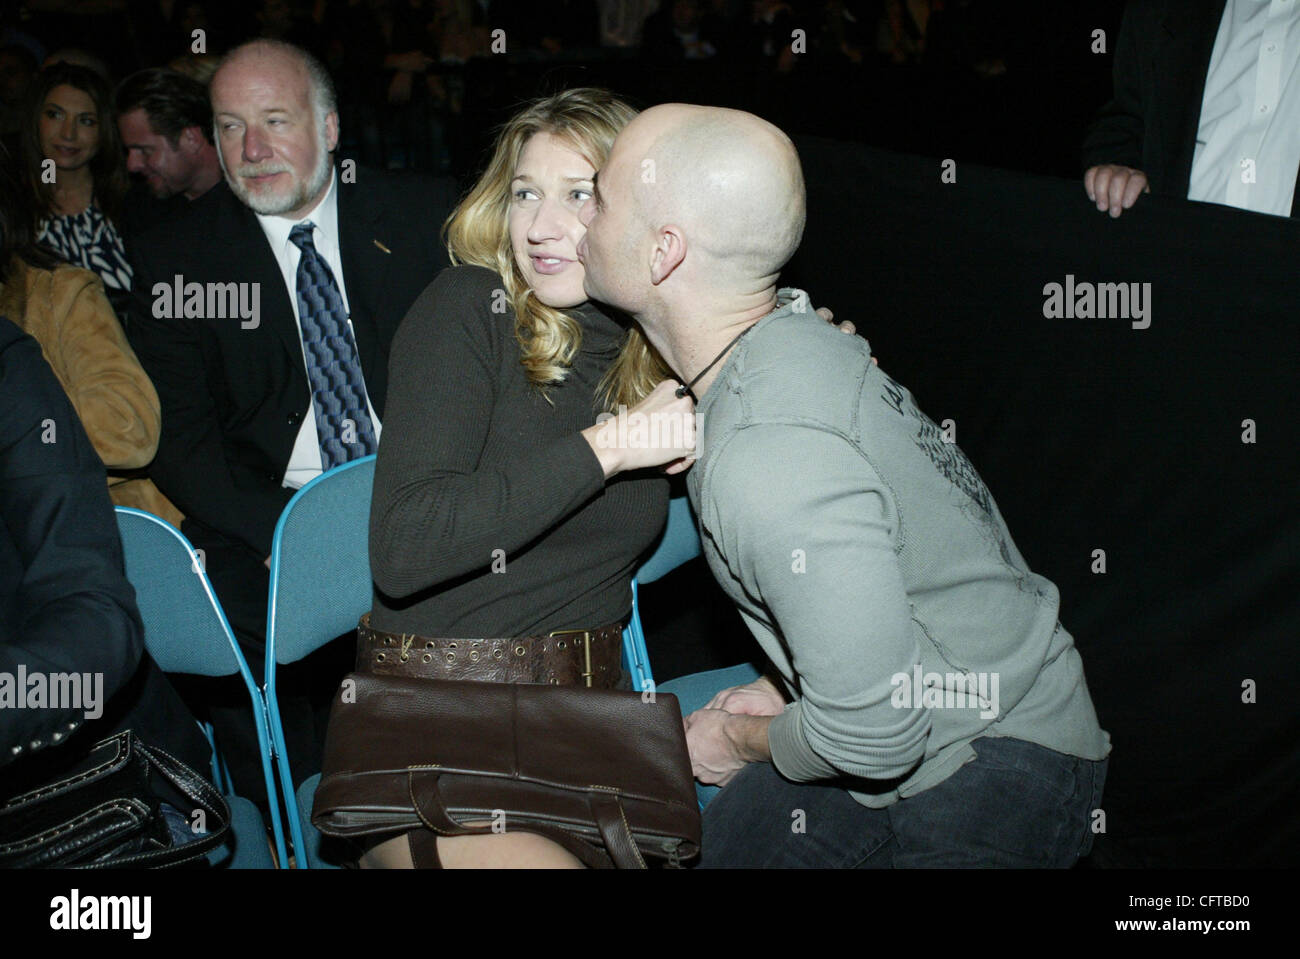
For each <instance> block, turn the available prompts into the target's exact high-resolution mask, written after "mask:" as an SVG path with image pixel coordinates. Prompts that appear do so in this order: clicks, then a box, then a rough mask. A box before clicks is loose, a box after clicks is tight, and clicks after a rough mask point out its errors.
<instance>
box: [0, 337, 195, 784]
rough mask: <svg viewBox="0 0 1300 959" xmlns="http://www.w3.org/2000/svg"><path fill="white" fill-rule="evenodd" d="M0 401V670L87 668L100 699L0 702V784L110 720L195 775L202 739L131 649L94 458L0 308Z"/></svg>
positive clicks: (130, 608)
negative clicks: (34, 704) (55, 704)
mask: <svg viewBox="0 0 1300 959" xmlns="http://www.w3.org/2000/svg"><path fill="white" fill-rule="evenodd" d="M0 404H2V405H3V408H4V410H5V415H4V416H3V417H0V673H7V674H8V675H9V676H11V677H15V678H16V677H17V675H18V672H19V667H20V666H21V667H23V668H25V669H26V671H27V675H29V676H30V675H33V674H35V673H63V672H77V673H100V674H102V676H103V688H102V695H103V697H104V699H105V700H106V702H101V703H100V704H99V705H100V706H101V707H102V709H103V714H102V715H101V716H98V717H96V718H94V719H90V720H87V719H86V716H85V712H86V711H85V709H75V708H59V709H54V708H44V709H36V708H31V709H5V710H4V711H3V714H2V715H0V767H5V768H4V773H3V776H0V780H3V781H4V783H5V786H6V788H10V787H12V790H13V791H18V790H19V789H20V787H21V786H23V785H26V786H35V785H37V784H39V783H42V782H47V781H51V780H53V779H55V778H56V777H58V776H59V775H61V774H62V773H63V772H64V771H65V770H66V769H67V768H68V767H69V766H70V765H72V764H75V763H76V762H77V760H78V759H79V758H80V757H81V756H82V755H83V754H84V752H85V751H86V750H87V749H89V747H90V746H91V745H92V744H93V743H95V742H96V741H98V740H99V739H102V738H103V737H105V736H110V735H112V734H113V733H115V732H119V731H121V730H123V729H133V730H134V731H135V732H136V733H137V734H138V735H139V736H140V738H141V739H143V740H144V741H145V742H147V743H150V744H152V745H154V746H161V747H163V748H164V749H166V750H167V751H168V752H170V753H171V754H173V755H175V756H177V757H179V758H180V759H182V760H183V761H185V762H187V763H189V764H190V765H191V766H193V767H194V769H195V770H196V771H198V772H199V773H200V774H203V775H206V773H207V762H208V757H209V751H208V747H207V743H206V741H205V740H204V739H203V736H202V735H201V734H200V732H199V727H198V726H197V725H195V723H194V719H193V717H192V716H190V715H189V713H188V712H187V711H186V709H185V707H184V706H183V705H182V703H181V701H180V699H179V698H178V697H177V695H176V692H175V690H173V689H172V688H171V686H170V685H168V683H167V681H166V680H165V678H164V677H163V674H162V673H161V672H160V671H159V669H158V667H157V666H156V665H155V664H154V662H153V660H151V659H150V658H149V657H148V655H147V654H146V653H145V651H144V626H143V624H142V623H141V621H140V613H139V610H138V609H137V608H136V604H135V591H134V590H133V589H132V588H131V584H130V583H129V582H128V581H127V578H126V573H125V570H124V566H123V560H122V540H121V538H120V537H119V535H118V532H117V522H116V519H115V518H114V515H113V504H112V503H111V502H110V501H109V499H108V489H107V487H106V486H105V485H104V465H103V463H101V462H100V460H99V457H98V456H97V455H96V454H95V448H94V447H93V446H91V445H90V440H89V439H88V438H87V437H86V433H85V430H83V429H82V426H81V421H80V420H79V419H78V417H77V413H76V410H74V409H73V408H72V403H71V402H70V401H69V400H68V397H67V394H65V393H64V392H63V387H62V386H61V385H59V381H58V380H57V379H56V378H55V376H54V373H53V371H51V370H50V367H49V366H48V365H47V364H46V362H45V359H44V357H42V355H41V347H40V344H39V343H37V342H36V340H34V339H33V338H32V337H30V336H28V335H27V334H25V333H24V332H23V331H22V330H21V329H20V328H19V327H18V326H16V325H15V324H14V323H12V322H11V321H9V320H8V319H5V318H4V317H0ZM51 428H52V430H53V432H52V433H49V432H48V430H49V429H51ZM62 705H64V706H66V705H67V704H62ZM84 705H88V704H84ZM56 734H57V736H58V739H55V735H56ZM33 743H36V744H38V745H37V747H36V748H35V749H33V748H32V744H33ZM15 749H17V752H15ZM10 763H12V766H9V765H8V764H10Z"/></svg>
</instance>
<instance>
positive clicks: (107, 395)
mask: <svg viewBox="0 0 1300 959" xmlns="http://www.w3.org/2000/svg"><path fill="white" fill-rule="evenodd" d="M8 166H9V163H8V159H7V157H6V156H5V151H4V150H3V148H0V316H7V317H8V318H9V319H10V320H11V321H12V322H14V323H15V324H17V325H18V327H19V328H20V329H21V330H23V332H25V333H29V334H31V335H32V336H33V337H35V339H36V341H37V342H38V343H40V345H41V353H42V354H43V355H44V357H45V361H46V362H47V363H48V364H49V365H50V368H51V370H53V372H54V375H55V377H56V378H57V379H58V381H59V385H60V386H62V387H63V391H64V392H65V393H66V394H67V395H68V399H70V400H71V401H72V406H73V408H74V409H75V410H76V411H77V417H78V419H80V421H81V425H82V427H83V428H84V429H85V431H86V435H87V436H88V437H89V438H90V442H91V445H92V446H93V447H94V448H95V452H96V453H97V454H98V455H99V458H100V460H101V461H102V462H103V464H104V466H105V467H106V468H107V469H108V470H109V476H108V486H109V494H110V496H111V497H112V500H113V502H114V503H116V504H117V505H119V506H134V507H136V508H137V509H143V510H146V511H148V512H150V513H154V514H155V515H157V516H161V517H162V518H163V519H166V520H168V521H169V522H171V523H172V524H173V525H179V523H180V514H179V513H178V512H177V511H176V508H175V507H173V506H172V505H171V503H169V502H168V501H167V500H166V498H165V497H163V495H162V494H161V493H160V492H158V490H157V488H156V487H155V486H154V485H153V483H152V482H150V481H149V480H148V479H147V478H146V477H144V476H140V475H137V474H138V472H139V471H141V470H142V469H143V468H144V467H146V466H148V465H149V463H150V461H151V460H152V459H153V458H154V454H155V453H156V452H157V450H158V436H159V432H160V430H161V426H162V419H161V417H162V413H161V407H160V406H159V403H158V394H157V392H156V391H155V390H154V387H153V383H151V382H150V381H149V377H148V375H147V374H146V373H145V371H144V369H143V368H142V367H141V366H140V361H139V360H138V359H136V355H135V351H133V350H132V349H131V345H130V344H129V343H128V342H127V340H126V334H125V333H124V332H123V331H122V326H121V324H120V323H118V321H117V317H116V316H114V315H113V308H112V306H110V304H109V302H108V299H107V298H106V297H105V295H104V285H103V283H101V282H100V279H99V277H98V276H96V275H95V274H94V273H92V272H90V271H89V270H84V269H81V268H80V267H76V266H72V265H70V264H67V263H64V262H62V261H61V260H59V259H58V258H57V257H56V256H54V254H53V253H51V252H50V251H49V250H47V249H44V248H42V247H40V246H37V245H36V243H35V242H33V239H32V238H33V236H34V235H35V229H34V224H33V222H32V214H33V211H32V209H31V207H30V206H28V205H26V204H24V203H22V199H23V196H22V191H21V190H20V188H19V187H18V185H17V184H16V183H14V182H13V181H12V180H11V178H10V176H9V174H8V173H7V172H6V171H7V168H8Z"/></svg>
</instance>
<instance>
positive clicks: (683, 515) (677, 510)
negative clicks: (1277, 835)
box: [623, 496, 700, 692]
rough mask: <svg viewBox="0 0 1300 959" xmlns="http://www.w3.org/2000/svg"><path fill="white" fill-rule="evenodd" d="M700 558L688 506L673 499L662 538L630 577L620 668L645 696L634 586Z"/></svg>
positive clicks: (649, 686)
mask: <svg viewBox="0 0 1300 959" xmlns="http://www.w3.org/2000/svg"><path fill="white" fill-rule="evenodd" d="M699 555H700V535H699V533H697V532H696V531H695V517H694V516H693V515H691V504H690V503H689V502H688V501H687V499H686V497H685V496H676V497H674V498H672V499H670V500H669V501H668V525H667V526H665V527H664V535H663V538H662V539H661V540H660V541H659V545H658V546H657V547H656V548H655V551H654V552H653V553H651V554H650V557H649V558H648V559H647V560H646V561H645V562H644V563H642V564H641V566H640V568H639V569H638V570H637V571H636V575H635V576H633V577H632V616H631V618H630V619H629V620H628V624H627V626H626V627H625V628H624V630H623V665H624V668H625V669H627V671H628V674H629V675H630V676H631V677H632V688H633V689H637V690H640V691H642V692H644V691H646V690H653V689H654V688H655V683H654V673H653V672H652V671H651V669H650V653H649V651H648V650H647V649H646V644H645V631H644V630H643V629H642V628H641V607H640V601H639V599H638V595H637V586H638V584H643V583H653V582H654V581H655V580H657V579H661V578H662V577H664V576H667V575H668V574H669V573H671V572H672V571H673V570H675V569H676V568H677V567H678V566H681V565H682V564H683V563H686V562H689V561H690V560H692V559H694V558H695V557H696V556H699Z"/></svg>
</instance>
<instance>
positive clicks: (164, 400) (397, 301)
mask: <svg viewBox="0 0 1300 959" xmlns="http://www.w3.org/2000/svg"><path fill="white" fill-rule="evenodd" d="M336 189H337V190H338V214H339V234H340V242H339V247H340V252H341V256H342V261H343V277H344V284H345V286H346V288H347V296H348V303H349V306H350V307H351V310H352V325H353V330H354V332H355V334H356V340H357V350H358V352H359V353H360V357H361V368H362V372H363V374H364V375H365V380H366V389H367V391H368V393H369V396H370V402H371V403H372V404H373V405H374V408H375V412H376V413H377V414H378V415H379V417H380V419H381V421H382V419H383V415H384V398H385V395H386V393H387V386H388V350H389V346H390V345H391V343H392V339H393V334H394V332H395V331H396V330H397V327H398V324H399V323H401V321H402V318H403V317H404V316H405V315H406V311H407V309H409V308H410V306H411V304H412V303H413V302H414V301H415V298H416V297H417V296H418V295H419V294H420V293H421V292H422V291H423V290H424V288H425V287H426V286H428V284H429V283H430V282H431V281H432V280H433V278H434V276H435V275H437V273H438V272H439V271H440V270H441V269H442V268H443V267H444V266H446V265H447V257H446V252H445V249H444V247H443V245H442V242H441V240H440V238H439V235H438V234H439V230H440V228H441V226H442V223H443V221H444V220H445V219H446V217H447V214H448V213H449V212H450V210H451V207H452V206H453V204H454V202H455V199H456V190H455V185H454V183H453V181H451V180H450V179H446V178H439V179H433V178H429V177H424V176H418V175H415V174H398V173H389V172H386V171H381V170H369V169H365V168H360V169H358V170H357V171H356V182H355V183H344V182H342V181H341V180H340V181H339V182H338V183H337V186H336ZM131 259H132V266H133V267H134V269H135V280H134V290H133V293H132V300H131V316H130V324H129V336H130V339H131V344H132V346H133V347H134V348H135V351H136V353H137V355H138V356H139V357H140V362H141V364H142V365H143V366H144V368H145V371H146V372H147V373H148V374H149V376H150V377H151V378H152V379H153V382H154V386H155V387H156V388H157V390H158V398H159V400H160V402H161V404H162V438H161V440H160V441H159V444H158V455H157V458H156V459H155V460H154V463H153V466H152V467H151V468H150V476H151V477H152V478H153V480H154V482H155V483H156V484H157V486H158V487H159V489H161V490H163V491H164V492H165V494H166V495H167V496H168V497H169V498H170V499H171V500H172V501H173V502H174V503H176V505H177V506H178V507H179V508H180V510H181V511H182V512H183V513H184V514H185V515H186V517H187V518H189V519H191V520H194V521H196V522H197V523H200V524H202V525H203V526H205V527H207V528H208V529H210V530H214V531H216V532H217V533H219V534H221V535H222V536H223V537H225V538H228V539H231V540H235V541H238V542H242V543H244V544H246V545H247V546H248V547H250V548H251V549H253V550H255V551H256V552H257V555H258V556H259V557H264V556H267V555H269V554H270V551H271V539H272V534H273V533H274V531H275V524H276V521H277V520H278V519H279V516H280V512H281V511H282V510H283V508H284V506H285V505H286V504H287V503H288V501H289V499H290V497H291V496H292V495H293V490H289V489H285V488H284V487H282V486H281V485H280V481H281V478H282V477H283V475H284V471H285V468H286V466H287V465H288V462H289V455H290V453H291V452H292V450H293V444H294V440H295V438H296V437H297V435H298V430H299V428H300V426H301V424H302V420H303V417H304V416H308V415H311V389H310V386H309V384H308V380H307V370H306V367H305V365H304V363H303V358H302V341H301V338H300V335H299V332H298V325H297V323H296V322H295V321H294V314H293V305H292V302H291V301H290V299H289V296H290V294H289V292H288V290H286V288H285V283H284V279H283V276H282V274H281V272H280V267H279V264H278V263H277V262H276V259H275V256H274V255H273V254H272V252H271V249H270V246H269V245H268V243H267V241H266V235H265V234H264V233H263V232H262V228H261V226H260V225H259V224H258V222H257V218H256V216H255V215H254V213H253V212H252V211H251V210H250V209H248V208H247V207H245V206H244V205H243V204H242V203H240V202H239V200H238V199H237V198H236V197H235V195H234V194H233V193H231V192H230V189H229V188H228V187H227V186H226V185H225V184H224V183H222V184H219V185H218V186H216V187H214V188H213V189H212V190H210V191H209V192H208V193H207V194H205V195H204V196H202V197H200V198H199V199H198V200H195V201H194V203H193V204H191V206H190V209H189V210H187V211H185V213H183V214H182V215H181V216H179V217H178V218H176V219H175V220H172V221H170V222H168V223H166V224H164V225H162V226H161V227H159V228H156V229H154V230H150V231H148V232H146V233H144V234H142V235H141V236H140V237H139V238H138V240H137V242H136V244H135V248H134V250H133V251H132V253H131ZM177 275H180V276H181V277H183V282H184V283H186V284H188V283H193V282H197V283H202V284H205V285H206V284H208V283H219V284H225V283H231V282H236V283H256V284H258V285H259V291H260V292H259V298H260V316H259V317H258V325H257V326H256V327H255V328H250V329H244V328H243V321H241V320H240V318H239V317H238V316H232V317H228V318H220V317H215V316H204V317H191V318H185V317H180V318H170V319H169V318H165V317H164V318H159V317H155V315H154V312H155V296H154V292H153V291H154V286H155V284H157V283H164V284H166V285H167V286H168V287H171V286H172V285H173V283H174V277H175V276H177ZM166 295H168V296H170V294H166ZM205 312H206V311H205Z"/></svg>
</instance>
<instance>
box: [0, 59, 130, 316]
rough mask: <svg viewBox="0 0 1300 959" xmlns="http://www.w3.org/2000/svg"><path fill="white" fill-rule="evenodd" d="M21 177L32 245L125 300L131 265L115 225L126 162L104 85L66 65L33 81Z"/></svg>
mask: <svg viewBox="0 0 1300 959" xmlns="http://www.w3.org/2000/svg"><path fill="white" fill-rule="evenodd" d="M22 173H23V180H24V181H25V185H26V187H27V190H26V192H27V194H28V197H29V198H30V203H31V206H32V210H33V211H34V215H35V220H36V233H35V236H36V240H37V242H39V243H40V244H41V245H43V246H45V247H47V248H48V249H51V250H53V251H54V252H55V253H57V254H58V255H59V256H60V257H61V258H62V259H64V260H66V261H67V262H69V263H71V264H73V265H74V266H80V267H84V268H85V269H88V270H93V271H94V272H95V273H97V274H98V275H99V278H100V279H101V280H102V281H103V282H104V287H105V289H106V290H107V291H108V293H109V296H110V297H113V296H115V295H117V294H121V295H122V296H125V295H126V294H127V293H128V292H129V291H130V289H131V266H130V264H129V263H128V262H127V259H126V252H125V250H124V249H123V246H122V238H121V236H120V235H119V234H118V231H117V228H116V226H115V225H114V224H115V223H116V222H117V220H118V218H119V217H120V215H121V212H122V203H123V200H124V198H125V196H126V190H127V175H126V163H125V161H124V160H123V158H122V141H121V137H120V136H119V134H118V131H117V121H116V118H115V117H114V116H113V94H112V91H111V90H110V89H109V86H108V83H107V81H105V80H104V79H103V78H102V77H100V76H99V75H98V74H97V73H95V72H94V71H93V70H88V69H87V68H85V67H79V66H75V65H73V64H70V63H57V64H55V65H54V66H51V67H47V68H46V69H44V70H42V71H41V72H40V73H38V74H37V75H36V76H35V77H34V78H33V79H32V83H31V86H30V87H29V88H28V91H27V111H26V122H25V125H24V128H23V131H22Z"/></svg>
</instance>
